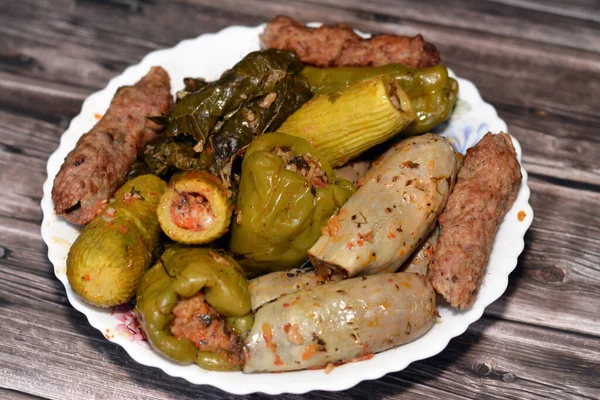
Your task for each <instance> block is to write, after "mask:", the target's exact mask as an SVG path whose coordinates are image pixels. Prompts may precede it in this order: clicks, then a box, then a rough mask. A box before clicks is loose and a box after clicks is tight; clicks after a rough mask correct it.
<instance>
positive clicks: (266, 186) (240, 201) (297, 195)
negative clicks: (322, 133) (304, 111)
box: [229, 133, 354, 273]
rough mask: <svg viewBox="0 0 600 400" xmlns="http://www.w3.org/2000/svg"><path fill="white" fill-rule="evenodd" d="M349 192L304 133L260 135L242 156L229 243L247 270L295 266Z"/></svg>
mask: <svg viewBox="0 0 600 400" xmlns="http://www.w3.org/2000/svg"><path fill="white" fill-rule="evenodd" d="M353 192H354V187H353V186H352V184H351V183H350V182H348V181H346V180H345V179H336V177H335V175H334V173H333V170H332V169H331V167H330V166H329V164H328V163H327V162H326V161H325V160H323V158H322V157H321V156H320V155H319V153H318V152H317V151H316V150H315V149H314V148H313V147H312V146H311V145H310V144H309V143H308V142H306V141H305V140H304V139H301V138H297V137H293V136H289V135H285V134H282V133H270V134H266V135H263V136H261V137H259V138H258V139H255V140H254V141H253V142H252V144H251V145H250V146H249V147H248V150H247V151H246V155H245V156H244V161H243V162H242V178H241V181H240V187H239V192H238V196H237V207H236V214H235V218H234V222H233V223H232V228H231V240H230V242H229V248H230V250H231V251H232V252H233V253H234V254H236V255H237V256H238V257H240V263H241V264H242V265H243V266H244V268H245V269H247V271H248V272H250V273H252V272H267V271H275V270H285V269H290V268H295V267H299V266H300V265H302V264H303V263H304V262H305V261H306V259H307V255H306V251H307V250H308V249H309V248H310V247H311V246H312V245H313V244H314V243H315V241H316V240H317V239H318V238H319V236H320V235H321V227H322V226H323V225H325V224H326V223H327V220H328V219H329V218H330V217H331V216H332V215H333V213H334V212H335V211H336V210H337V209H338V208H339V207H341V206H342V205H343V204H344V203H345V202H346V200H347V199H348V198H349V197H350V195H352V193H353Z"/></svg>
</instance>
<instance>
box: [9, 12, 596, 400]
mask: <svg viewBox="0 0 600 400" xmlns="http://www.w3.org/2000/svg"><path fill="white" fill-rule="evenodd" d="M282 13H283V14H290V15H293V16H295V17H297V18H300V19H302V20H305V21H308V20H321V21H325V22H340V21H342V22H346V23H349V24H351V25H353V26H355V27H356V28H359V29H361V30H363V31H370V32H379V31H387V32H396V33H405V34H414V33H416V32H422V33H423V34H424V35H425V36H426V38H427V39H428V40H430V41H432V42H434V43H436V45H437V46H438V48H439V49H440V50H441V52H442V55H443V57H444V59H445V60H446V62H447V64H448V65H450V66H451V67H452V68H453V69H454V70H455V72H456V73H457V74H458V75H459V76H462V77H465V78H467V79H470V80H472V81H473V82H474V83H475V84H476V85H477V86H478V87H479V89H480V90H481V93H482V96H483V97H484V98H485V99H486V100H487V101H490V102H491V103H492V104H493V105H495V106H496V107H497V109H498V111H499V113H500V116H501V117H502V118H504V119H505V120H506V122H507V123H508V125H509V130H510V132H511V133H512V134H513V135H515V136H516V137H517V138H518V139H519V141H520V142H521V144H522V146H523V149H524V164H525V166H526V168H527V169H528V171H530V173H531V176H530V187H531V188H532V191H533V192H532V199H531V202H532V205H533V207H534V210H535V212H536V218H535V220H534V224H533V225H532V228H531V230H530V231H529V233H528V235H527V236H526V249H525V252H524V253H523V255H522V256H521V259H520V264H519V266H518V268H517V270H516V271H515V272H514V273H513V275H512V276H511V279H510V284H509V289H508V291H507V293H506V294H505V295H504V296H503V297H502V298H501V299H500V300H498V301H497V302H496V303H494V304H493V305H491V306H490V307H489V308H488V310H486V317H484V318H483V319H481V320H480V321H478V322H477V323H476V324H474V325H473V326H472V327H471V328H470V329H469V330H468V331H467V332H466V334H464V335H463V336H461V337H459V338H457V339H454V340H453V341H452V342H451V343H450V346H449V347H448V348H447V349H446V350H445V351H444V352H443V353H441V354H440V355H438V356H437V357H434V358H432V359H430V360H425V361H422V362H418V363H415V364H413V365H412V366H410V367H409V368H408V369H407V370H405V371H403V372H400V373H395V374H390V375H387V376H386V377H384V378H382V379H380V380H377V381H372V382H364V383H362V384H360V385H358V386H357V387H356V388H354V389H352V390H349V391H346V392H343V393H328V392H318V393H313V394H311V395H309V396H304V397H308V398H313V397H316V396H318V397H320V398H331V399H342V398H365V396H368V397H369V398H373V397H374V398H399V397H402V398H413V397H418V398H426V399H427V398H431V399H434V398H502V399H523V398H524V399H529V398H561V399H562V398H597V394H598V393H599V392H600V386H599V383H598V381H597V379H596V377H597V376H598V375H600V361H599V360H600V343H599V340H600V339H599V337H600V336H599V335H600V320H599V319H598V317H597V311H598V310H599V309H600V299H599V298H598V296H597V293H598V292H599V291H600V290H599V289H600V288H599V287H598V286H600V283H599V282H600V270H599V268H598V265H600V241H599V240H598V238H600V209H599V208H598V206H597V204H599V201H600V190H599V188H600V160H599V159H598V157H597V154H600V144H599V142H600V140H598V135H597V132H598V130H597V127H598V125H599V124H600V114H599V113H598V110H597V105H598V104H600V90H598V89H600V86H599V85H600V81H598V79H597V77H598V75H599V74H600V54H599V53H600V42H598V41H597V38H598V35H599V32H600V25H599V22H600V7H598V3H597V1H594V0H576V1H572V2H568V3H567V2H563V1H559V0H550V1H542V0H525V1H515V0H487V1H481V2H472V1H471V2H469V1H460V0H452V1H442V0H430V1H424V2H396V1H392V0H376V1H373V2H364V1H359V0H349V1H344V2H341V1H339V0H320V1H317V0H313V1H310V2H308V3H305V2H300V1H291V2H282V1H277V0H275V1H269V2H263V1H257V0H249V1H246V2H244V3H240V2H237V1H233V0H222V1H219V2H218V3H215V2H213V1H210V0H176V1H166V0H162V1H146V0H109V1H99V0H76V1H71V0H57V1H53V2H40V1H36V0H21V1H19V2H18V4H17V3H9V2H3V3H0V170H1V171H2V173H1V174H0V185H2V187H3V188H5V190H4V193H3V196H1V197H0V307H1V309H2V312H1V313H0V398H11V399H12V398H31V397H32V396H40V397H41V398H60V399H63V398H78V399H79V398H91V397H95V398H125V397H126V398H134V399H135V398H140V399H147V398H157V399H158V398H182V399H186V398H190V399H191V398H199V397H200V398H215V399H217V398H219V399H221V398H235V397H234V396H229V395H227V394H225V393H223V392H220V391H218V390H216V389H212V388H210V387H195V386H192V385H190V384H188V383H186V382H184V381H182V380H180V379H174V378H170V377H168V376H166V375H165V374H163V373H162V372H161V371H159V370H156V369H153V368H147V367H143V366H140V365H138V364H137V363H135V362H134V361H133V360H132V359H131V358H130V357H129V356H128V355H127V354H125V352H124V351H123V350H122V349H121V348H120V347H118V346H115V345H112V344H111V343H109V342H107V341H106V340H105V339H104V337H103V336H102V335H101V333H99V332H97V331H95V330H94V329H93V328H91V327H90V326H89V325H88V323H87V321H86V319H85V317H84V316H83V315H82V314H80V313H78V312H76V311H75V310H74V309H72V307H71V306H70V305H69V303H68V301H67V299H66V297H65V295H64V289H63V288H62V285H61V283H60V282H59V281H58V280H56V278H55V277H54V274H53V268H52V266H51V265H50V264H49V262H48V260H47V258H46V254H45V253H46V246H45V245H44V244H43V242H42V241H41V237H40V233H39V223H40V221H41V210H40V209H39V205H38V204H39V200H40V198H41V184H42V182H43V181H44V180H45V178H46V176H45V162H46V159H47V157H48V155H49V154H50V153H51V152H52V151H53V150H54V149H55V148H56V146H57V145H58V140H59V138H60V135H61V133H62V131H63V130H64V129H65V128H66V126H67V124H68V122H69V120H70V119H71V118H72V117H73V116H74V115H75V114H77V113H78V112H79V109H80V107H81V102H82V101H83V99H85V98H86V97H87V96H88V95H89V94H90V93H91V92H92V91H95V90H97V89H100V88H102V87H104V86H105V85H106V83H107V82H108V80H109V79H110V78H112V77H113V76H115V75H117V74H119V73H120V72H121V71H122V70H123V69H124V68H126V67H127V66H129V65H131V64H134V63H136V62H138V61H139V60H140V59H141V58H142V57H143V56H144V55H145V54H147V53H148V52H150V51H152V50H154V49H158V48H163V47H169V46H172V45H174V44H176V43H178V42H179V41H180V40H182V39H184V38H188V37H194V36H197V35H198V34H200V33H203V32H214V31H218V30H219V29H222V28H224V27H226V26H228V25H232V24H243V25H257V24H259V23H262V22H264V21H266V20H268V19H269V18H270V17H272V16H273V15H275V14H282ZM549 328H550V329H549ZM250 397H252V398H267V396H264V395H260V394H258V395H255V396H250ZM304 397H302V396H282V398H289V399H292V398H293V399H296V398H304Z"/></svg>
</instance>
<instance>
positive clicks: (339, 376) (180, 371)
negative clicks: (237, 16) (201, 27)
mask: <svg viewBox="0 0 600 400" xmlns="http://www.w3.org/2000/svg"><path fill="white" fill-rule="evenodd" d="M311 25H313V26H315V25H318V24H314V23H313V24H311ZM262 28H264V24H262V25H259V26H257V27H246V26H239V25H235V26H230V27H227V28H225V29H223V30H221V31H219V32H216V33H206V34H203V35H200V36H198V37H196V38H192V39H186V40H183V41H181V42H179V43H178V44H177V45H175V46H173V47H171V48H167V49H160V50H156V51H153V52H151V53H148V54H147V55H146V56H145V57H144V58H143V59H142V60H141V61H140V62H139V63H138V64H135V65H132V66H130V67H128V68H127V69H125V70H124V71H123V72H122V73H121V74H119V75H117V76H116V77H114V78H112V79H111V80H110V81H109V82H108V84H107V86H106V87H105V88H104V89H102V90H99V91H97V92H95V93H93V94H91V95H90V96H88V97H87V98H86V99H85V101H84V102H83V104H82V107H81V112H80V113H79V114H78V115H77V116H75V117H74V118H73V119H72V120H71V123H70V124H69V127H68V128H67V130H66V131H65V132H64V133H63V135H62V136H61V139H60V144H59V147H58V148H57V149H56V151H55V152H54V153H53V154H52V155H51V156H50V157H49V159H48V163H47V168H46V169H47V173H48V179H47V180H46V181H45V182H44V186H43V189H44V195H43V198H42V201H41V207H42V211H43V221H42V226H41V233H42V238H43V240H44V242H45V243H46V244H47V246H48V258H49V259H50V261H51V262H52V264H53V266H54V268H55V275H56V276H57V278H58V279H59V280H60V281H61V282H62V283H63V285H64V286H65V291H66V294H67V297H68V299H69V302H70V303H71V305H72V306H73V307H74V308H75V309H77V310H78V311H80V312H82V313H83V314H84V315H86V317H87V319H88V322H89V324H90V325H91V326H93V327H94V328H96V329H98V330H99V331H100V332H102V333H103V334H104V333H105V329H106V327H105V325H103V323H102V322H103V321H102V318H99V313H101V310H98V309H97V308H96V307H93V306H90V305H88V304H85V303H83V302H82V301H81V300H80V299H79V298H78V297H77V296H76V295H75V294H74V293H73V292H72V290H71V288H70V285H69V283H68V280H67V278H66V274H65V273H63V272H62V271H61V268H64V256H63V258H62V260H61V256H60V245H59V244H58V243H59V241H58V240H57V237H56V236H54V234H55V233H56V231H55V229H56V224H59V228H60V227H61V226H63V227H64V226H65V225H68V224H67V223H66V222H64V220H61V219H58V218H57V217H56V215H55V214H54V210H53V204H52V200H51V195H50V193H51V189H52V184H53V180H54V176H55V174H56V173H57V172H58V169H59V168H60V165H61V164H62V162H61V160H62V159H63V158H64V156H65V155H66V154H67V153H68V151H70V150H71V148H72V147H73V146H74V144H75V141H76V139H77V138H78V137H79V136H80V135H81V134H83V133H84V132H85V131H87V130H84V127H90V124H92V125H93V123H94V122H95V121H93V120H92V121H89V119H90V116H91V115H92V114H93V112H92V110H90V108H91V107H92V104H93V103H94V102H97V101H98V100H99V99H101V98H103V101H104V103H107V99H108V102H109V101H110V99H111V98H112V96H113V94H114V92H115V91H116V89H117V87H118V86H120V85H122V84H126V83H127V84H131V83H133V82H135V80H136V79H134V80H132V79H133V78H134V76H135V75H136V74H137V73H138V72H139V71H143V70H142V68H144V67H149V66H151V63H152V62H153V60H154V59H158V60H160V58H161V57H166V56H170V55H172V54H174V53H175V54H176V53H177V51H179V50H180V49H182V48H185V47H186V46H199V45H204V46H207V45H208V44H209V43H210V41H211V40H212V41H215V40H217V41H218V40H222V39H220V38H222V37H224V36H226V35H234V36H235V35H248V34H251V35H252V34H253V35H257V34H258V33H259V32H260V31H261V30H262ZM359 34H362V35H364V36H368V35H367V34H363V33H361V32H359ZM256 40H258V36H256ZM138 75H139V74H138ZM452 75H453V74H452ZM453 76H454V75H453ZM138 79H139V76H138ZM457 79H458V80H459V84H460V88H461V89H460V93H461V94H462V95H463V96H464V93H466V92H468V93H469V97H468V101H467V104H468V106H470V107H471V110H473V109H475V110H478V109H479V110H481V113H482V114H484V115H486V117H485V118H486V122H487V123H492V122H493V123H494V124H496V127H497V128H498V130H503V131H505V132H506V131H507V129H506V124H505V123H504V121H502V120H501V119H500V118H499V117H498V115H497V112H496V110H495V108H494V107H493V106H491V105H490V104H488V103H486V102H485V101H484V100H483V99H482V98H481V96H480V94H479V91H478V90H477V88H476V86H475V85H474V84H473V83H472V82H470V81H467V80H464V79H460V78H457ZM171 80H172V82H173V81H174V80H173V78H172V79H171ZM459 98H460V99H461V100H463V99H462V97H460V96H459ZM477 107H478V108H477ZM94 111H99V110H94ZM85 118H88V120H87V121H86V120H85ZM453 118H454V115H453ZM467 120H469V119H468V118H467ZM88 129H89V128H88ZM511 137H512V136H511ZM512 140H513V143H514V145H515V148H516V150H517V154H518V158H519V161H521V155H522V151H521V146H520V144H519V143H518V141H517V140H516V139H515V138H514V137H512ZM521 172H522V173H523V181H522V184H521V189H520V191H519V195H518V197H517V201H515V204H514V205H513V208H512V209H511V210H510V211H509V212H508V213H507V216H506V217H505V220H504V222H503V224H502V225H501V227H500V229H499V232H498V236H500V231H502V229H503V228H504V226H505V225H506V223H507V219H508V218H509V216H510V217H511V218H513V217H515V216H516V214H515V210H516V209H518V210H519V211H524V212H525V219H524V220H523V221H522V222H519V223H518V224H515V223H514V221H513V222H512V223H510V222H509V223H510V226H511V227H513V228H514V227H517V228H516V229H514V230H512V231H511V232H512V234H513V235H516V237H517V239H516V242H515V243H512V247H511V251H508V252H507V253H509V254H508V255H506V254H503V255H501V256H498V255H496V254H495V252H493V253H492V256H491V257H490V264H492V261H498V260H500V261H503V265H502V269H501V270H500V271H499V272H500V274H499V276H496V275H498V273H496V274H495V275H494V276H495V277H496V278H502V279H501V281H498V282H496V284H495V285H494V286H493V287H490V288H489V289H488V288H487V285H486V283H487V280H488V278H489V277H487V272H486V278H485V279H484V284H483V286H482V291H481V292H480V296H478V298H477V300H476V302H475V304H474V305H473V308H471V309H470V310H468V311H467V312H456V311H447V315H448V317H449V318H455V317H458V318H460V317H465V318H464V319H463V320H462V321H461V323H460V324H458V325H452V326H450V327H448V326H447V325H448V324H447V323H445V321H444V320H442V322H439V323H438V324H436V326H434V328H432V330H431V331H430V332H428V333H427V334H425V335H424V336H422V337H421V338H419V339H417V340H415V341H413V342H411V343H409V344H406V345H403V346H400V347H398V348H395V349H391V350H388V351H386V352H382V353H379V354H377V355H375V357H373V358H372V359H371V360H368V361H362V362H360V363H349V364H345V365H343V366H340V367H336V368H335V369H334V370H333V371H332V372H331V373H330V374H329V375H327V379H323V377H324V376H325V374H324V372H323V371H322V370H315V371H298V372H290V373H283V374H254V375H244V374H242V373H223V372H213V371H204V370H201V369H199V368H198V367H196V366H194V365H191V366H181V365H178V364H175V363H173V362H171V361H169V360H167V359H165V358H163V357H162V356H160V355H158V354H156V353H154V352H153V351H152V350H150V349H148V348H144V347H142V346H140V345H139V344H138V343H136V342H132V341H129V340H128V339H126V338H123V337H120V336H116V335H115V336H113V337H111V338H110V339H109V340H111V341H113V342H114V343H117V344H118V345H120V346H122V347H123V348H124V349H125V350H126V351H127V353H128V354H129V355H130V356H131V357H132V358H133V359H134V360H135V361H136V362H138V363H140V364H142V365H146V366H151V367H155V368H159V369H161V370H162V371H164V372H165V373H167V374H168V375H171V376H174V377H180V378H183V379H186V380H187V381H189V382H190V383H193V384H207V385H211V386H214V387H217V388H219V389H221V390H224V391H226V392H229V393H233V394H240V395H241V394H250V393H255V392H263V393H267V394H281V393H294V394H301V393H306V392H309V391H312V390H326V391H338V390H345V389H349V388H351V387H353V386H355V385H356V384H358V383H360V382H361V381H364V380H371V379H378V378H380V377H382V376H383V375H385V374H387V373H390V372H397V371H401V370H403V369H404V368H406V367H407V366H408V365H410V364H411V363H413V362H415V361H419V360H422V359H425V358H429V357H432V356H434V355H436V354H439V353H440V352H441V351H443V350H444V349H445V348H446V347H447V345H448V343H449V342H450V340H452V339H453V338H454V337H456V336H459V335H461V334H462V333H464V332H465V331H466V330H467V329H468V327H469V325H470V324H471V323H473V322H475V321H477V320H478V319H480V318H481V316H482V315H483V312H484V310H485V308H486V307H487V306H488V305H489V304H491V303H492V302H493V301H495V300H496V299H498V298H499V297H500V296H501V295H502V294H503V293H504V291H505V290H506V288H507V285H508V277H509V275H510V273H511V272H512V271H513V270H514V269H515V268H516V266H517V262H518V256H519V254H520V253H521V252H522V251H523V248H524V240H523V238H524V235H525V232H526V231H527V229H528V228H529V226H530V224H531V221H532V219H533V210H532V209H531V206H530V205H529V196H530V190H529V187H528V186H527V172H526V171H525V169H524V168H523V166H522V165H521ZM52 228H55V229H54V230H53V229H52ZM58 239H60V240H65V241H66V242H67V243H68V242H69V241H68V240H67V239H65V238H64V237H58ZM513 239H514V238H513ZM497 242H498V240H496V241H495V242H494V249H496V247H497V246H496V245H497ZM63 244H64V243H62V244H61V245H63ZM503 250H505V249H504V248H503ZM67 251H68V249H67ZM63 254H64V249H63ZM488 265H489V264H488ZM484 287H485V288H486V289H485V290H486V291H485V294H486V297H485V298H482V295H481V293H482V292H484V290H483V289H484ZM488 290H489V291H490V292H489V293H488ZM444 315H446V314H444ZM441 324H444V325H445V326H444V327H443V328H441V329H442V330H440V329H439V328H438V326H439V325H441ZM434 331H435V332H434ZM432 333H435V334H436V335H437V336H441V337H440V338H438V339H439V340H438V341H437V342H434V343H429V346H422V345H421V346H420V347H419V343H420V342H423V340H422V339H424V338H427V336H428V335H431V334H432ZM105 336H108V335H105ZM430 341H431V340H430ZM409 347H410V348H411V349H412V348H414V347H416V348H417V349H419V350H420V351H419V352H417V353H413V354H412V357H409V358H407V359H399V357H394V358H392V357H393V356H388V357H386V356H385V355H386V354H392V355H393V354H396V353H398V354H400V353H402V352H403V349H407V348H409ZM408 351H410V350H408ZM384 358H391V360H388V361H391V363H390V362H388V363H383V362H382V361H384ZM380 361H381V362H380ZM261 377H262V378H264V377H267V379H261ZM307 377H310V378H312V379H311V380H307V379H306V378H307ZM265 382H266V384H265Z"/></svg>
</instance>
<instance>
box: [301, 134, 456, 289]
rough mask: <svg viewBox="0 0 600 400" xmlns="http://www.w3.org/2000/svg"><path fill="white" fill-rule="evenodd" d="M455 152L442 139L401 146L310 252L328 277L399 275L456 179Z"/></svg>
mask: <svg viewBox="0 0 600 400" xmlns="http://www.w3.org/2000/svg"><path fill="white" fill-rule="evenodd" d="M456 173H457V165H456V158H455V156H454V150H453V149H452V146H451V145H450V144H449V143H448V141H447V140H446V139H445V138H444V137H442V136H439V135H434V134H425V135H422V136H417V137H411V138H408V139H405V140H403V141H401V142H399V143H396V144H395V145H394V146H392V148H390V149H389V150H388V151H387V152H386V153H384V154H383V156H382V157H381V158H379V159H378V160H377V161H375V162H374V163H373V166H372V167H371V169H370V170H369V172H368V173H367V175H365V177H364V178H363V180H362V182H361V183H362V185H361V187H360V188H359V189H358V191H357V192H356V194H355V195H354V196H352V197H351V198H350V200H348V202H347V203H346V204H345V205H344V206H343V207H342V208H341V209H340V211H339V212H338V214H337V215H336V216H334V217H333V218H332V219H330V220H329V221H328V223H327V228H326V229H323V236H321V237H320V238H319V240H318V241H317V242H316V243H315V245H314V246H313V247H312V248H311V249H310V250H309V252H308V254H309V257H310V260H311V262H312V264H313V265H314V266H315V267H316V268H317V270H318V271H319V273H320V274H321V275H322V276H324V277H328V278H335V279H340V278H345V277H353V276H355V275H370V274H377V273H381V272H393V271H396V270H397V269H398V268H399V267H400V266H401V265H402V263H404V261H405V260H406V259H407V258H408V257H410V255H411V254H412V253H413V252H414V251H415V249H416V248H417V247H418V246H419V244H421V243H422V242H423V240H425V238H426V237H427V235H428V234H429V232H431V230H432V229H433V226H434V224H435V221H436V218H437V216H438V215H439V214H440V213H441V211H442V210H443V208H444V205H445V204H446V200H447V198H448V195H449V194H450V192H451V191H452V188H453V186H454V181H455V179H456Z"/></svg>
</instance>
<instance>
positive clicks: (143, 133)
mask: <svg viewBox="0 0 600 400" xmlns="http://www.w3.org/2000/svg"><path fill="white" fill-rule="evenodd" d="M172 104H173V99H172V97H171V85H170V78H169V75H168V74H167V72H166V71H165V70H164V69H162V68H160V67H153V68H152V69H151V70H150V72H149V73H148V75H146V76H145V77H143V78H142V79H141V80H140V81H139V82H138V83H136V84H135V85H133V86H124V87H121V88H119V89H118V90H117V93H116V94H115V97H114V98H113V99H112V101H111V103H110V107H109V108H108V111H107V112H106V114H104V116H103V117H102V119H101V120H100V121H98V123H97V124H96V125H95V126H94V127H93V128H92V130H90V131H89V132H88V133H86V134H85V135H83V136H82V137H81V138H80V139H79V141H78V142H77V145H76V146H75V149H73V150H72V151H71V152H70V153H69V155H67V157H66V158H65V161H64V163H63V165H62V167H61V168H60V171H59V172H58V174H57V175H56V178H55V179H54V186H53V188H52V200H53V201H54V210H55V211H56V213H57V214H59V215H64V217H65V218H66V219H67V220H69V221H70V222H72V223H74V224H79V225H85V224H87V223H88V222H90V221H91V220H92V219H93V218H94V217H95V216H96V214H97V212H98V211H99V210H100V209H101V207H102V205H103V204H104V203H106V201H107V200H108V199H109V198H110V197H111V196H112V195H113V194H114V193H115V191H116V190H117V189H118V188H119V186H121V185H122V184H123V182H124V181H125V176H126V174H127V171H128V170H129V168H130V167H131V165H132V164H133V162H134V161H135V158H136V157H137V154H138V151H139V150H140V149H141V148H142V147H143V146H145V145H146V143H148V141H150V140H151V139H152V138H154V137H155V136H156V134H157V132H158V131H159V130H160V127H159V126H158V125H156V124H155V123H153V122H151V121H149V120H148V119H146V117H147V116H152V115H161V114H162V113H164V112H167V111H168V110H169V109H170V107H171V106H172Z"/></svg>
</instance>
